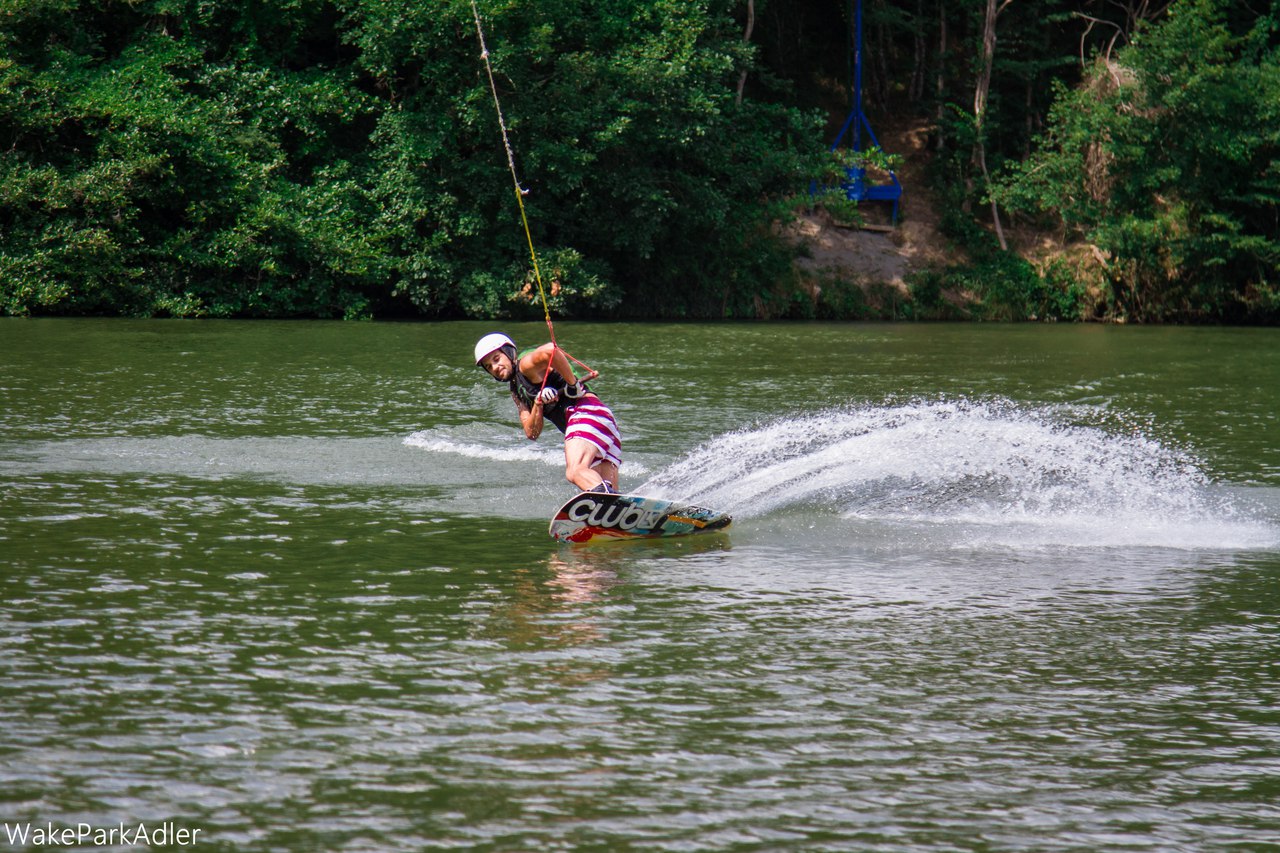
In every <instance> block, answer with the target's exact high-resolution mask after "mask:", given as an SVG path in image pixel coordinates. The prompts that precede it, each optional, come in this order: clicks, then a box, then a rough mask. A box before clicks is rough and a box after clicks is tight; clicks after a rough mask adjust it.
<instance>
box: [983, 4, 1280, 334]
mask: <svg viewBox="0 0 1280 853" xmlns="http://www.w3.org/2000/svg"><path fill="white" fill-rule="evenodd" d="M1228 8H1229V4H1227V3H1225V2H1223V0H1187V2H1184V3H1182V4H1179V5H1178V6H1176V7H1175V8H1174V9H1173V10H1172V11H1171V12H1170V14H1169V16H1168V17H1167V18H1166V19H1165V20H1164V21H1163V22H1162V23H1161V24H1160V25H1159V26H1155V27H1152V28H1150V29H1148V30H1147V31H1146V32H1144V33H1143V34H1142V35H1141V36H1140V37H1139V38H1138V39H1137V40H1135V43H1134V44H1133V45H1132V46H1130V47H1127V48H1125V49H1124V50H1121V51H1120V52H1119V53H1118V54H1117V56H1116V58H1115V61H1113V62H1107V61H1104V60H1102V59H1099V60H1098V61H1097V62H1095V63H1094V65H1093V67H1092V69H1091V74H1090V76H1089V79H1088V81H1087V85H1085V86H1082V87H1079V88H1076V89H1074V90H1067V89H1062V90H1061V91H1060V92H1059V96H1058V99H1057V102H1056V103H1055V105H1054V108H1053V111H1052V112H1051V113H1050V116H1049V130H1048V133H1047V134H1046V135H1045V138H1044V141H1043V144H1042V145H1041V146H1040V148H1039V149H1038V150H1037V152H1036V153H1035V155H1034V156H1032V157H1031V158H1029V159H1028V160H1026V161H1025V162H1022V163H1020V164H1018V165H1017V166H1016V168H1013V169H1011V170H1010V174H1009V176H1008V177H1007V179H1006V180H1005V181H1004V182H1003V184H1002V185H1001V186H1000V187H998V188H997V196H998V197H999V198H1000V199H1001V200H1003V201H1004V202H1005V203H1007V204H1009V205H1012V206H1017V207H1020V208H1022V209H1024V210H1029V211H1034V212H1045V213H1049V214H1052V215H1054V216H1056V217H1058V218H1059V219H1060V220H1061V222H1062V223H1063V224H1064V225H1065V226H1066V227H1067V228H1068V229H1071V230H1073V231H1076V232H1078V233H1079V234H1080V235H1082V236H1083V237H1084V238H1085V239H1087V240H1088V241H1089V242H1091V243H1093V244H1094V245H1096V246H1097V247H1098V248H1099V249H1100V250H1102V252H1104V253H1105V254H1106V265H1105V274H1106V283H1107V285H1108V293H1107V300H1108V303H1109V304H1108V306H1107V307H1108V309H1109V310H1110V311H1112V312H1113V313H1114V314H1116V315H1118V316H1122V317H1128V318H1131V319H1135V320H1144V321H1147V320H1165V319H1212V320H1221V319H1228V320H1239V319H1270V318H1274V317H1276V316H1277V315H1278V314H1280V48H1278V47H1277V46H1276V44H1275V33H1276V29H1277V26H1280V18H1276V17H1266V16H1264V17H1261V18H1254V19H1252V20H1248V19H1246V20H1243V21H1241V20H1239V19H1237V20H1235V21H1232V20H1231V19H1230V17H1229V15H1228Z"/></svg>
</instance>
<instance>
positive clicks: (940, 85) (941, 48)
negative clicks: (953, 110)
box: [934, 0, 947, 151]
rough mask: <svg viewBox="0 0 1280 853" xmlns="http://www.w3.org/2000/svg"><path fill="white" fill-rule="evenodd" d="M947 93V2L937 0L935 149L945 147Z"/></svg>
mask: <svg viewBox="0 0 1280 853" xmlns="http://www.w3.org/2000/svg"><path fill="white" fill-rule="evenodd" d="M946 94H947V4H946V2H945V0H938V76H937V79H936V80H935V82H934V97H935V100H936V101H937V107H936V109H937V116H936V117H935V120H934V124H935V126H936V127H937V128H938V136H937V150H939V151H941V150H942V149H944V148H946V147H947V131H946V129H945V128H946V125H945V124H944V123H943V121H942V119H943V117H944V116H945V115H946Z"/></svg>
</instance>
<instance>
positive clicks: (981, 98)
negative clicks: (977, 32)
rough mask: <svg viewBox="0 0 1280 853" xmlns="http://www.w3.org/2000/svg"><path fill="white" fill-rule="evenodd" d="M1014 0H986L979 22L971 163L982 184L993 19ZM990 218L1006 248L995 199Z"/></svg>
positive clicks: (988, 176) (986, 173)
mask: <svg viewBox="0 0 1280 853" xmlns="http://www.w3.org/2000/svg"><path fill="white" fill-rule="evenodd" d="M1012 2H1013V0H1003V2H1000V3H997V0H987V10H986V14H985V15H984V16H983V21H982V67H981V69H980V71H979V72H978V82H977V85H976V86H974V91H973V122H974V141H973V162H974V164H975V165H976V166H977V167H978V169H979V171H981V172H982V182H983V186H984V187H989V186H990V185H991V173H990V172H989V171H988V170H987V145H986V119H987V96H988V95H989V94H990V92H991V70H992V67H993V66H994V64H995V57H996V18H997V17H999V15H1000V13H1001V12H1002V11H1004V8H1005V7H1006V6H1008V5H1009V4H1010V3H1012ZM991 220H992V222H993V223H994V224H995V228H996V238H997V239H998V240H999V241H1000V248H1001V249H1005V250H1007V249H1008V248H1009V244H1008V242H1006V241H1005V239H1004V228H1003V227H1002V226H1001V224H1000V209H999V208H998V207H997V206H996V203H995V201H994V200H993V201H992V202H991Z"/></svg>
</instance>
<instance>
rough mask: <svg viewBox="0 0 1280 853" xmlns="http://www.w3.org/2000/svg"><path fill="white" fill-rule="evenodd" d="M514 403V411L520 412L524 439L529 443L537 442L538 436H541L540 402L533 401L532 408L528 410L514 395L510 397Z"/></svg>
mask: <svg viewBox="0 0 1280 853" xmlns="http://www.w3.org/2000/svg"><path fill="white" fill-rule="evenodd" d="M511 397H512V399H514V400H515V401H516V410H517V411H519V412H520V426H522V427H524V434H525V437H526V438H528V439H529V440H530V441H537V440H538V436H540V435H542V425H543V423H544V422H543V419H542V401H541V400H534V401H533V408H532V409H530V408H529V407H528V406H526V405H525V404H524V401H523V400H521V399H520V398H519V397H517V396H516V395H515V394H512V395H511Z"/></svg>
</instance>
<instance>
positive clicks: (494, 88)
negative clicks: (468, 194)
mask: <svg viewBox="0 0 1280 853" xmlns="http://www.w3.org/2000/svg"><path fill="white" fill-rule="evenodd" d="M471 13H472V15H474V16H475V19H476V38H477V39H479V41H480V58H481V59H483V60H484V70H485V73H486V74H487V75H488V77H489V91H490V92H492V93H493V108H494V111H495V112H497V114H498V128H499V129H500V130H501V131H502V147H503V148H505V149H506V151H507V168H508V169H510V170H511V183H512V186H513V187H514V188H515V193H516V206H517V207H519V208H520V224H521V225H523V226H524V237H525V240H526V241H527V242H528V244H529V259H530V260H531V261H533V277H534V280H535V281H536V282H537V283H538V297H539V299H541V300H542V316H543V318H544V319H545V320H546V321H547V331H548V332H549V333H550V335H551V347H552V350H551V359H550V360H549V361H548V362H547V372H546V373H544V374H543V375H542V387H541V388H539V389H538V390H539V392H541V391H542V389H543V388H546V387H547V379H548V378H549V377H550V376H551V364H552V362H553V361H554V360H555V357H556V351H557V350H558V351H560V352H562V353H564V355H565V357H566V358H568V359H569V360H570V361H573V362H576V363H577V364H580V365H582V366H583V367H584V368H586V369H587V371H588V372H589V373H595V371H594V370H592V369H591V368H590V367H588V366H587V365H586V364H585V363H583V362H581V361H578V359H576V358H574V357H573V356H572V355H569V353H568V352H566V351H565V350H564V349H562V348H561V347H560V345H559V344H558V343H557V342H556V327H555V324H553V323H552V322H551V308H550V307H549V306H548V305H547V292H546V290H545V289H544V288H543V286H542V270H541V268H540V267H539V264H538V252H537V250H536V249H534V247H533V233H532V232H531V231H530V230H529V216H528V214H527V213H525V209H524V197H525V196H526V195H528V194H529V191H528V190H527V189H525V188H524V187H522V186H521V185H520V176H519V175H518V174H517V173H516V155H515V152H514V151H513V150H512V149H511V139H510V137H509V136H508V135H507V122H506V119H505V118H504V117H503V115H502V102H501V101H500V100H499V99H498V84H497V83H496V82H495V81H494V78H493V65H491V64H490V62H489V47H488V45H486V44H485V41H484V27H483V26H482V25H481V23H480V9H479V8H478V7H477V6H476V0H471ZM569 372H570V373H573V371H572V370H570V371H569ZM568 378H569V377H565V379H566V380H568Z"/></svg>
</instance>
